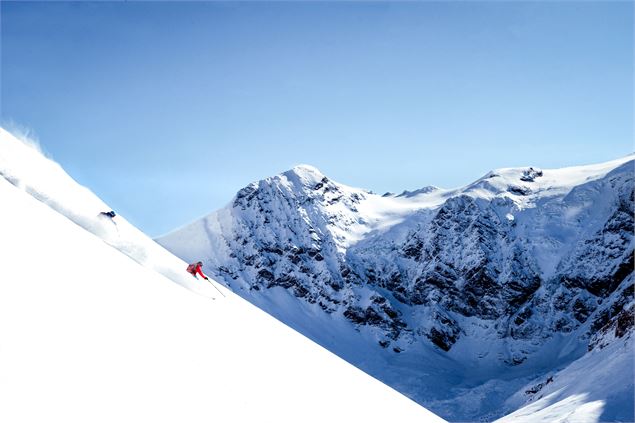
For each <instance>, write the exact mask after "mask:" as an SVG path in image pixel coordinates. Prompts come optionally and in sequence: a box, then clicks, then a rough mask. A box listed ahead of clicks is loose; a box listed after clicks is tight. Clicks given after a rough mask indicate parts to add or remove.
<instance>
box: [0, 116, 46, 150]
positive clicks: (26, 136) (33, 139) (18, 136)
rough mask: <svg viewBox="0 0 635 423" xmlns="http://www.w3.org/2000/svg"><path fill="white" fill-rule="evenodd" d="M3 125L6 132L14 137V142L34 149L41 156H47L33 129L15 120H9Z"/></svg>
mask: <svg viewBox="0 0 635 423" xmlns="http://www.w3.org/2000/svg"><path fill="white" fill-rule="evenodd" d="M3 125H4V128H5V130H6V131H7V132H9V133H10V134H11V135H13V137H12V138H11V140H12V141H20V142H21V143H22V144H24V145H25V146H27V147H29V148H32V149H34V150H35V151H37V152H38V153H40V154H41V155H43V156H45V155H46V154H45V153H44V151H43V150H42V146H41V145H40V139H39V137H38V136H37V134H36V133H35V131H34V130H33V129H31V128H29V127H27V126H24V125H20V124H19V123H17V122H15V121H13V120H9V121H7V122H5V123H4V124H3Z"/></svg>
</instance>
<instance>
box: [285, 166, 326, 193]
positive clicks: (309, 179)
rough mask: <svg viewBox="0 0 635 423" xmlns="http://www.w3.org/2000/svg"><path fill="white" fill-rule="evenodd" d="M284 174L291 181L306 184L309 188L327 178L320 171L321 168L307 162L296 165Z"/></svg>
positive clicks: (301, 184)
mask: <svg viewBox="0 0 635 423" xmlns="http://www.w3.org/2000/svg"><path fill="white" fill-rule="evenodd" d="M282 175H283V176H284V177H286V178H287V179H288V180H289V181H291V182H293V183H296V184H298V185H299V186H305V187H309V188H313V187H314V186H315V185H317V184H319V183H320V182H322V181H323V180H324V179H325V178H326V177H325V176H324V174H323V173H322V172H320V171H319V169H317V168H316V167H314V166H311V165H307V164H300V165H297V166H294V167H293V168H292V169H290V170H287V171H286V172H284V173H283V174H282ZM327 180H328V178H327Z"/></svg>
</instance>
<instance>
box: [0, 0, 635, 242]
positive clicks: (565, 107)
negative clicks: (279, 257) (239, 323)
mask: <svg viewBox="0 0 635 423" xmlns="http://www.w3.org/2000/svg"><path fill="white" fill-rule="evenodd" d="M0 11H1V14H2V16H1V24H2V27H1V41H2V44H1V47H2V56H1V59H2V63H1V70H2V76H1V89H2V91H1V106H2V110H1V113H2V125H3V126H4V127H5V128H7V129H12V128H16V127H17V128H20V127H21V128H29V129H30V130H32V131H33V133H34V134H35V135H36V136H37V138H39V140H40V144H41V146H42V148H43V150H44V151H45V152H47V153H48V154H49V155H50V156H51V157H52V158H53V159H55V160H57V161H58V162H59V163H60V164H61V165H62V166H63V167H64V168H65V169H66V170H67V171H68V172H69V173H70V174H71V176H73V177H74V178H75V179H76V180H78V181H79V182H80V183H82V184H83V185H86V186H88V187H89V188H90V189H91V190H93V191H94V192H95V193H96V194H97V195H99V196H100V197H101V198H103V199H104V200H105V201H106V202H108V203H109V204H110V205H111V206H112V207H113V208H114V209H115V210H116V211H118V212H119V213H120V214H122V215H124V216H125V217H126V218H127V219H128V220H130V221H131V222H132V223H133V224H135V225H137V226H138V227H139V228H141V229H142V230H144V231H145V232H147V233H148V234H149V235H151V236H158V235H161V234H163V233H165V232H168V231H170V230H172V229H175V228H177V227H179V226H182V225H183V224H186V223H188V222H190V221H192V220H194V219H196V218H198V217H200V216H203V215H205V214H207V213H209V212H211V211H213V210H215V209H217V208H220V207H223V206H225V205H226V204H227V203H229V202H230V200H231V198H232V197H233V195H234V194H235V193H236V191H237V190H238V189H240V188H241V187H243V186H245V185H247V184H248V183H249V182H251V181H254V180H258V179H262V178H264V177H267V176H271V175H274V174H277V173H280V172H282V171H285V170H287V169H289V168H291V167H292V166H294V165H296V164H300V163H307V164H312V165H314V166H316V167H318V168H319V169H320V170H322V172H323V173H325V174H326V175H327V176H329V177H331V178H332V179H334V180H336V181H339V182H342V183H345V184H348V185H352V186H357V187H361V188H367V189H371V190H373V191H375V192H378V193H383V192H386V191H392V192H400V191H402V190H404V189H410V190H412V189H416V188H419V187H422V186H426V185H437V186H440V187H444V188H452V187H456V186H461V185H464V184H467V183H469V182H471V181H473V180H475V179H477V178H479V177H480V176H482V175H483V174H485V173H486V172H487V171H488V170H490V169H493V168H497V167H512V166H525V165H534V166H539V167H544V168H550V167H563V166H569V165H576V164H585V163H594V162H601V161H606V160H610V159H614V158H617V157H621V156H624V155H626V154H628V153H630V152H632V151H633V150H635V147H634V145H633V4H632V3H631V2H607V1H601V2H589V1H586V2H571V1H563V2H549V1H538V2H475V1H472V2H445V3H442V2H404V3H394V2H391V3H383V2H257V3H251V2H126V3H116V2H94V3H80V2H71V3H64V2H10V1H2V2H0Z"/></svg>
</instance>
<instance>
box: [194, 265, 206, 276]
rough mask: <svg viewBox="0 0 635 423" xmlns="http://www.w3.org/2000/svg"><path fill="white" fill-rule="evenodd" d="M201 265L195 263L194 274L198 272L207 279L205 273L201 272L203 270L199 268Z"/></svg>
mask: <svg viewBox="0 0 635 423" xmlns="http://www.w3.org/2000/svg"><path fill="white" fill-rule="evenodd" d="M201 267H202V266H201V265H200V264H197V265H196V269H194V273H195V274H196V273H198V274H199V275H201V276H202V277H203V279H207V276H205V275H204V274H203V271H202V270H201Z"/></svg>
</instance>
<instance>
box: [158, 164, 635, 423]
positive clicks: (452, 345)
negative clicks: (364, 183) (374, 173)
mask: <svg viewBox="0 0 635 423" xmlns="http://www.w3.org/2000/svg"><path fill="white" fill-rule="evenodd" d="M633 166H634V165H633V160H632V157H627V158H625V159H622V160H618V161H614V162H609V163H605V164H601V165H595V166H586V167H577V168H568V169H557V170H544V171H543V170H540V169H536V168H520V169H501V170H498V171H493V172H490V173H488V174H487V175H485V176H484V177H483V178H481V179H479V180H478V181H476V182H474V183H473V184H471V185H468V186H467V187H464V188H461V189H458V190H452V191H448V190H442V189H438V188H434V187H427V188H426V189H422V190H418V191H414V192H411V193H408V195H404V194H402V195H398V196H395V195H392V194H386V195H384V196H379V195H376V194H373V193H372V192H368V191H365V190H360V189H355V188H351V187H347V186H345V185H342V184H338V183H336V182H334V181H332V180H330V179H329V178H328V177H326V176H324V175H322V174H321V173H320V172H319V171H318V170H317V169H315V168H312V167H309V166H299V167H296V168H294V169H292V170H290V171H288V172H285V173H283V174H281V175H278V176H274V177H271V178H267V179H265V180H262V181H259V182H256V183H253V184H251V185H249V186H247V187H245V188H243V189H242V190H240V191H239V192H238V194H237V195H236V197H235V198H234V200H233V202H232V203H231V204H230V205H229V206H228V207H227V208H225V209H222V210H219V211H217V212H215V213H213V214H211V215H210V216H208V217H206V218H205V219H202V220H201V221H198V222H195V223H193V224H191V225H189V226H187V227H185V228H183V229H181V230H179V231H176V232H174V233H172V234H170V235H168V236H166V237H165V238H162V239H160V240H159V242H160V243H161V244H163V245H164V246H166V248H168V249H169V250H171V251H173V252H174V253H176V254H177V255H179V256H181V257H182V258H184V259H187V260H193V259H195V258H199V257H204V258H205V264H206V266H208V267H207V270H208V272H211V273H212V274H214V275H215V276H216V277H217V278H218V279H219V280H221V281H224V282H225V283H226V285H227V286H229V287H230V288H232V289H234V290H235V291H236V292H238V293H240V294H241V295H243V296H244V297H245V298H248V299H252V300H253V299H254V298H257V297H267V296H271V297H272V298H273V297H274V296H273V295H272V294H270V293H273V292H278V291H276V289H283V290H286V292H287V293H288V294H290V295H292V296H293V297H295V298H296V299H297V301H298V302H300V303H305V304H307V305H311V306H313V307H316V306H317V307H319V309H320V310H321V313H323V314H325V315H330V316H331V317H332V318H337V319H339V320H342V321H345V322H347V324H348V325H349V326H350V327H351V329H352V330H354V331H357V332H359V333H363V334H364V336H365V337H366V338H365V339H368V340H370V341H369V342H372V343H374V345H375V346H376V348H378V351H379V352H378V354H401V355H403V354H408V352H409V351H412V353H413V354H415V351H417V353H416V354H422V352H421V351H429V350H428V349H425V348H431V349H432V350H436V351H437V352H438V353H439V354H442V355H445V356H447V357H448V358H450V359H453V360H459V361H460V360H463V362H466V360H467V361H469V360H477V361H478V362H479V363H481V364H482V365H484V366H503V367H501V368H507V369H513V368H517V369H522V368H523V366H528V363H532V362H535V363H539V362H540V363H543V364H542V365H541V366H542V367H541V369H542V370H543V371H545V369H547V368H548V367H549V365H547V366H546V367H545V366H544V361H545V360H547V361H548V362H550V363H551V365H552V366H557V365H564V364H566V363H567V362H571V361H572V360H574V359H576V358H578V357H580V356H582V355H583V354H584V352H585V351H590V350H593V349H596V348H603V347H604V346H606V345H607V344H609V343H610V342H612V340H614V339H620V338H623V337H625V336H630V335H631V333H632V328H633V311H634V310H633V308H634V304H635V302H634V300H633V283H634V276H633V268H634V257H633V254H634V253H633V251H634V245H635V243H634V241H633V234H634V229H635V228H634V219H633V210H634V209H635V204H634V198H635V197H634V196H635V193H634V186H635V181H634V176H635V172H634V167H633ZM256 302H258V301H256ZM260 303H262V301H260ZM274 303H275V301H274ZM267 311H268V312H270V313H272V314H274V315H276V316H277V317H279V318H281V319H282V320H283V321H285V320H289V317H288V316H286V315H285V314H284V313H282V312H280V311H276V306H275V304H274V305H271V306H270V307H269V308H268V310H267ZM311 318H312V317H311V316H310V315H306V316H304V317H303V316H298V315H295V316H294V317H293V319H296V320H297V319H299V320H302V319H305V320H306V322H305V324H310V319H311ZM287 323H291V324H295V326H301V325H299V324H298V322H297V321H295V322H287ZM321 330H322V332H323V333H324V340H325V339H326V338H328V336H329V328H328V327H325V328H322V329H321ZM313 338H315V339H316V340H317V341H318V342H321V343H322V341H323V339H321V338H320V336H319V335H318V336H313ZM565 341H566V342H565ZM554 342H556V343H558V344H557V345H559V347H556V349H558V350H559V353H558V354H557V355H556V356H557V359H555V358H553V357H552V358H551V359H549V358H548V357H547V358H545V357H546V355H545V354H546V353H545V351H546V346H547V345H553V343H554ZM324 343H327V342H326V341H324ZM478 343H486V344H487V348H485V349H486V350H487V352H485V353H483V350H484V349H483V348H472V347H471V346H472V345H475V344H478ZM329 345H332V344H329ZM461 345H463V347H461ZM565 345H567V346H566V348H565ZM422 346H424V347H425V348H424V349H423V350H422V349H421V348H422ZM335 349H337V347H335ZM455 350H458V351H455ZM477 350H478V351H480V352H477ZM564 350H566V351H564ZM382 351H383V352H382ZM563 351H564V352H563ZM334 352H336V353H338V351H334ZM489 352H492V354H489ZM556 356H554V357H556ZM532 358H534V360H533V361H532ZM541 360H542V361H541ZM567 360H568V361H567ZM354 364H358V363H354ZM534 366H536V365H534ZM361 367H364V366H363V365H362V366H361ZM533 368H535V367H533ZM365 370H367V371H369V372H370V373H371V374H373V369H372V368H371V369H368V368H365ZM506 371H507V370H506ZM376 373H377V374H379V375H380V373H381V372H379V371H377V372H376ZM521 373H522V372H521ZM534 374H537V372H534ZM525 376H526V375H525ZM380 377H381V375H380ZM397 388H398V389H399V388H400V386H397ZM401 390H402V391H405V393H406V394H407V395H409V396H411V397H412V398H414V399H415V400H418V401H420V402H422V403H424V405H426V406H430V405H431V404H432V405H434V398H431V397H430V396H429V395H428V394H420V393H418V392H419V391H420V390H418V388H417V387H416V386H414V385H409V386H405V387H403V389H401ZM426 395H428V396H426ZM431 408H432V410H433V411H435V408H434V406H432V407H431ZM436 411H438V410H436ZM482 412H483V410H478V411H474V412H472V414H469V413H467V414H466V413H464V414H456V415H449V416H448V415H446V416H445V417H446V418H476V417H479V416H482V415H483V414H482ZM479 413H481V414H479ZM441 415H442V416H443V414H441Z"/></svg>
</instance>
